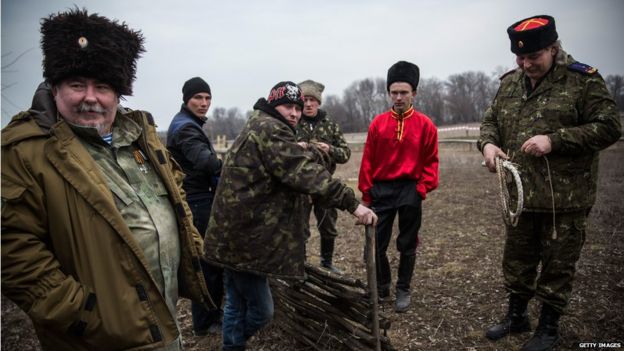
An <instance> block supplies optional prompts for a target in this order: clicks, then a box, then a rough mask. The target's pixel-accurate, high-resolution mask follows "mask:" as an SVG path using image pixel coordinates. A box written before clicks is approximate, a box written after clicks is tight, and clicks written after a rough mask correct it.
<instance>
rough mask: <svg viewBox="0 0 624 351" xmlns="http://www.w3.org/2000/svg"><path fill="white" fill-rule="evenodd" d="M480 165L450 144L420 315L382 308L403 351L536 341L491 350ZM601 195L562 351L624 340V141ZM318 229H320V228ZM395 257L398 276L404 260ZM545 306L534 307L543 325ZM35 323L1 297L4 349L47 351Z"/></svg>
mask: <svg viewBox="0 0 624 351" xmlns="http://www.w3.org/2000/svg"><path fill="white" fill-rule="evenodd" d="M360 159H361V153H360V152H355V153H354V154H353V155H352V158H351V161H350V162H349V163H348V164H346V165H343V166H340V167H339V169H338V171H337V176H338V177H340V178H342V179H343V180H345V181H347V182H349V183H350V185H351V186H353V187H355V186H356V178H357V173H358V167H359V162H360ZM480 163H481V156H480V155H479V154H478V152H476V151H475V150H468V148H467V147H466V145H460V146H454V145H452V144H443V145H441V150H440V175H441V178H440V187H439V189H438V190H436V191H435V192H433V193H431V194H430V195H429V196H428V198H427V200H426V201H425V202H424V205H423V226H422V229H421V232H420V238H421V244H420V246H419V248H418V254H417V257H418V258H417V263H416V271H415V274H414V278H413V282H412V287H413V292H412V306H411V308H410V310H409V311H408V312H407V313H404V314H396V313H395V312H394V311H393V310H392V304H388V305H384V306H382V308H383V309H384V310H385V311H386V312H387V313H388V315H389V316H390V318H391V320H392V326H391V328H390V329H389V330H388V331H387V333H388V336H389V337H390V338H391V340H392V344H393V345H394V346H395V348H396V349H397V350H465V351H476V350H515V349H519V347H520V346H521V345H522V344H523V343H524V342H525V341H526V340H527V339H528V338H529V337H530V334H522V335H519V336H511V337H508V338H504V339H502V340H499V341H498V342H491V341H489V340H487V339H486V338H485V337H484V336H483V333H484V329H485V328H487V327H488V326H490V325H491V324H492V323H494V322H496V321H497V320H498V319H499V318H500V317H501V316H502V315H503V314H504V313H505V312H506V302H507V298H506V294H505V291H504V289H503V288H502V275H501V257H502V248H503V242H504V233H503V227H502V219H501V218H500V214H499V212H498V202H497V199H498V197H497V195H498V194H497V185H496V179H495V176H494V174H491V173H489V172H487V171H486V169H485V168H483V167H481V165H480ZM600 172H601V173H600V179H599V182H600V184H599V192H598V199H597V202H596V205H595V206H594V208H593V210H592V212H591V215H590V221H589V225H588V228H587V239H586V242H585V246H584V248H583V253H582V256H581V259H580V261H579V263H578V265H577V270H578V271H577V277H576V281H575V284H574V293H573V298H572V301H571V303H570V307H569V311H568V313H567V314H566V315H565V316H564V317H562V320H561V335H562V344H561V345H560V346H559V347H558V348H557V350H576V349H578V343H579V342H622V341H624V314H623V311H624V201H622V196H623V195H624V185H623V184H622V182H623V180H624V142H622V141H620V142H618V143H617V144H616V145H614V146H612V147H610V148H609V149H607V150H605V151H603V152H602V154H601V162H600ZM312 221H314V220H312ZM353 223H354V218H353V217H351V216H350V215H349V214H346V213H341V214H340V216H339V221H338V228H339V233H340V235H339V237H338V239H337V249H336V252H337V253H336V256H335V263H336V265H337V266H338V267H339V268H341V269H343V270H344V271H346V272H347V274H349V275H351V276H354V277H358V278H361V279H364V278H365V268H364V264H363V262H362V253H363V247H364V229H363V228H362V227H359V226H358V227H356V226H354V225H353ZM388 253H389V254H390V257H391V265H392V267H393V272H396V266H397V264H398V255H397V253H396V249H395V247H394V246H393V245H391V246H390V248H389V250H388ZM318 254H319V238H318V233H317V232H313V235H312V238H311V241H310V243H309V245H308V259H309V260H310V261H311V262H313V263H318V261H319V257H318ZM179 307H180V322H181V324H182V327H183V336H184V344H185V347H186V349H187V350H218V349H219V348H220V336H212V337H202V338H199V337H193V336H192V335H191V332H190V319H191V318H190V308H189V303H188V302H187V301H181V302H180V304H179ZM538 312H539V305H538V303H536V302H535V301H532V302H531V304H530V317H531V319H532V324H533V326H535V325H536V322H537V317H538ZM248 346H249V349H251V350H305V349H306V348H303V347H301V346H297V344H296V343H294V341H293V340H292V339H290V338H289V337H287V336H285V335H284V334H283V333H282V332H281V331H280V330H279V329H278V328H277V327H276V326H275V325H270V326H269V327H268V328H266V329H265V330H263V331H262V332H261V333H260V334H259V335H257V336H256V337H254V338H253V339H252V340H251V341H250V343H249V345H248ZM38 349H39V346H38V343H37V341H36V338H35V336H34V334H33V332H32V329H31V326H30V323H29V322H28V319H27V317H25V315H24V314H23V313H22V312H21V311H19V310H18V309H17V308H16V307H15V306H14V305H13V304H12V303H10V302H9V301H7V299H5V298H4V297H3V298H2V350H7V351H9V350H38Z"/></svg>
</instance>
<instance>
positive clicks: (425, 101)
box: [414, 78, 444, 125]
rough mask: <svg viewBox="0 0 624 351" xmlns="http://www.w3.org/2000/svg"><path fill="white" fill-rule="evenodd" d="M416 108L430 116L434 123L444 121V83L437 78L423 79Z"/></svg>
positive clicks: (415, 101)
mask: <svg viewBox="0 0 624 351" xmlns="http://www.w3.org/2000/svg"><path fill="white" fill-rule="evenodd" d="M414 107H415V108H416V109H417V110H419V111H421V112H423V113H424V114H426V115H427V116H429V118H431V120H432V121H433V123H435V124H436V125H440V124H442V123H443V121H444V83H443V82H442V81H440V80H438V79H437V78H429V79H421V80H420V83H418V89H417V95H416V99H415V100H414Z"/></svg>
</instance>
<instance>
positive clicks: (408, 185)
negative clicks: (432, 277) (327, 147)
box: [358, 61, 438, 312]
mask: <svg viewBox="0 0 624 351" xmlns="http://www.w3.org/2000/svg"><path fill="white" fill-rule="evenodd" d="M419 76H420V71H419V69H418V66H416V65H415V64H413V63H410V62H406V61H399V62H397V63H395V64H394V65H392V67H390V69H389V70H388V79H387V80H386V86H387V88H388V94H389V95H390V98H391V99H392V108H391V109H390V110H389V111H387V112H384V113H382V114H380V115H378V116H376V117H375V118H374V119H373V121H372V122H371V124H370V127H369V128H368V136H367V138H366V145H365V146H364V153H363V154H362V163H361V165H360V176H359V182H358V188H359V189H360V191H361V192H362V202H363V203H364V204H365V205H367V206H368V205H372V208H373V210H374V211H375V213H376V214H377V216H378V217H379V222H378V224H377V238H376V239H377V258H376V264H377V281H378V283H377V287H378V289H379V298H380V299H381V300H382V301H387V300H388V299H389V297H390V284H391V282H392V275H391V272H390V263H389V261H388V256H387V255H386V250H387V249H388V245H389V243H390V238H391V237H392V225H393V223H394V218H395V217H396V215H397V213H398V215H399V234H398V236H397V239H396V243H397V249H398V250H399V252H400V254H401V255H400V261H399V269H398V276H397V282H396V301H395V310H396V311H397V312H405V311H407V310H408V308H409V305H410V282H411V280H412V275H413V272H414V266H415V264H416V247H417V246H418V231H419V229H420V224H421V218H422V201H423V200H424V199H425V197H426V196H427V193H428V192H430V191H432V190H434V189H435V188H436V187H437V186H438V131H437V129H436V127H435V125H434V124H433V122H431V120H430V119H429V117H427V116H425V115H424V114H422V113H420V112H418V111H416V110H415V109H414V107H413V105H412V103H413V101H414V98H415V97H416V88H417V87H418V80H419Z"/></svg>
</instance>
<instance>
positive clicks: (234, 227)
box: [205, 99, 359, 278]
mask: <svg viewBox="0 0 624 351" xmlns="http://www.w3.org/2000/svg"><path fill="white" fill-rule="evenodd" d="M266 106H267V103H266V100H265V99H260V100H259V101H258V103H256V105H255V106H254V108H255V111H254V113H253V114H252V115H251V117H250V118H249V120H248V121H247V124H246V125H245V127H244V128H243V130H242V131H241V133H240V135H239V136H238V138H237V139H236V141H235V142H234V144H233V145H232V147H231V148H230V150H229V151H228V153H227V155H226V158H225V161H224V165H223V171H222V174H221V179H220V181H219V185H218V186H217V191H216V194H215V202H214V204H213V209H212V215H211V216H210V222H209V224H208V231H207V233H206V239H205V252H206V259H207V260H208V261H209V262H210V263H213V264H217V265H220V266H224V267H226V268H230V269H233V270H236V271H243V272H250V273H254V274H259V275H268V276H274V277H285V278H302V277H303V273H304V269H303V263H304V260H305V246H304V242H305V238H304V230H303V228H304V226H303V223H304V217H303V206H304V201H305V197H304V196H302V195H301V194H309V195H312V196H315V197H317V198H318V200H319V201H320V202H321V203H322V204H323V206H327V207H336V208H339V209H346V210H348V211H349V212H351V213H353V212H354V211H355V209H356V208H357V206H358V204H359V203H358V201H357V199H356V198H355V194H354V192H353V190H352V189H350V188H349V187H347V186H346V185H344V184H342V183H341V182H339V181H338V180H335V179H332V178H331V174H330V173H329V172H328V171H327V170H326V169H325V168H324V167H323V166H321V165H320V164H319V163H318V162H317V160H316V159H315V158H314V157H313V156H312V155H311V154H310V153H309V152H306V151H305V150H304V149H303V148H302V147H300V146H299V145H297V143H296V138H295V131H294V128H292V127H290V126H289V125H288V123H287V122H286V121H285V120H284V119H283V118H280V117H276V116H273V115H270V114H269V113H267V112H265V110H268V109H267V108H266ZM263 109H264V110H263Z"/></svg>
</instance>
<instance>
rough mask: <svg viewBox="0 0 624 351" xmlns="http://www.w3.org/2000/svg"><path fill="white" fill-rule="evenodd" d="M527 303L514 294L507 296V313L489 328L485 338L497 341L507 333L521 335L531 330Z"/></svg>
mask: <svg viewBox="0 0 624 351" xmlns="http://www.w3.org/2000/svg"><path fill="white" fill-rule="evenodd" d="M528 303H529V301H527V300H524V299H522V298H521V297H520V296H518V295H516V294H510V295H509V311H508V312H507V315H506V316H505V318H503V320H502V321H500V323H498V324H497V325H495V326H493V327H490V329H488V330H487V332H486V333H485V336H486V337H487V338H488V339H490V340H498V339H500V338H502V337H504V336H506V335H508V334H509V333H523V332H527V331H530V330H531V324H530V323H529V317H528V315H527V305H528Z"/></svg>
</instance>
